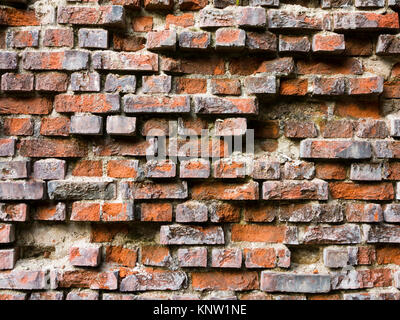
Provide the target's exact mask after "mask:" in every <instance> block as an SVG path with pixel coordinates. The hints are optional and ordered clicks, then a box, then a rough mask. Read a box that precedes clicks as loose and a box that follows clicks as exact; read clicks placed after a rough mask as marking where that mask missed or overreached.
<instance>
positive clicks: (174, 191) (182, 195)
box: [121, 181, 188, 199]
mask: <svg viewBox="0 0 400 320" xmlns="http://www.w3.org/2000/svg"><path fill="white" fill-rule="evenodd" d="M121 188H122V193H123V196H124V197H125V198H128V199H129V198H130V197H133V199H186V198H187V196H188V187H187V183H186V181H182V182H177V183H175V182H170V183H154V182H150V181H148V182H147V181H146V182H134V183H130V182H123V183H121Z"/></svg>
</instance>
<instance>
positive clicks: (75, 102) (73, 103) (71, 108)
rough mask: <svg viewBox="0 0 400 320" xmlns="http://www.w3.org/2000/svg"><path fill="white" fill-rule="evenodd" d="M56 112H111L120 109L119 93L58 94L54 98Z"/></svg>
mask: <svg viewBox="0 0 400 320" xmlns="http://www.w3.org/2000/svg"><path fill="white" fill-rule="evenodd" d="M54 109H55V110H56V111H57V112H92V113H113V112H118V111H119V109H120V104H119V95H117V94H107V93H97V94H96V93H93V94H81V95H72V94H59V95H57V96H56V97H55V99H54Z"/></svg>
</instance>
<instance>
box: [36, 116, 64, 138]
mask: <svg viewBox="0 0 400 320" xmlns="http://www.w3.org/2000/svg"><path fill="white" fill-rule="evenodd" d="M69 128H70V120H69V118H63V117H59V118H42V123H41V126H40V134H41V135H43V136H68V135H69Z"/></svg>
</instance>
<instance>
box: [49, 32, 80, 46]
mask: <svg viewBox="0 0 400 320" xmlns="http://www.w3.org/2000/svg"><path fill="white" fill-rule="evenodd" d="M43 45H44V46H46V47H69V48H72V47H73V46H74V33H73V31H72V29H47V30H46V31H45V32H44V36H43Z"/></svg>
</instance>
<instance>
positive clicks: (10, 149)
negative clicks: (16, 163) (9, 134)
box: [0, 139, 15, 157]
mask: <svg viewBox="0 0 400 320" xmlns="http://www.w3.org/2000/svg"><path fill="white" fill-rule="evenodd" d="M14 153H15V139H0V156H2V157H6V156H13V155H14Z"/></svg>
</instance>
